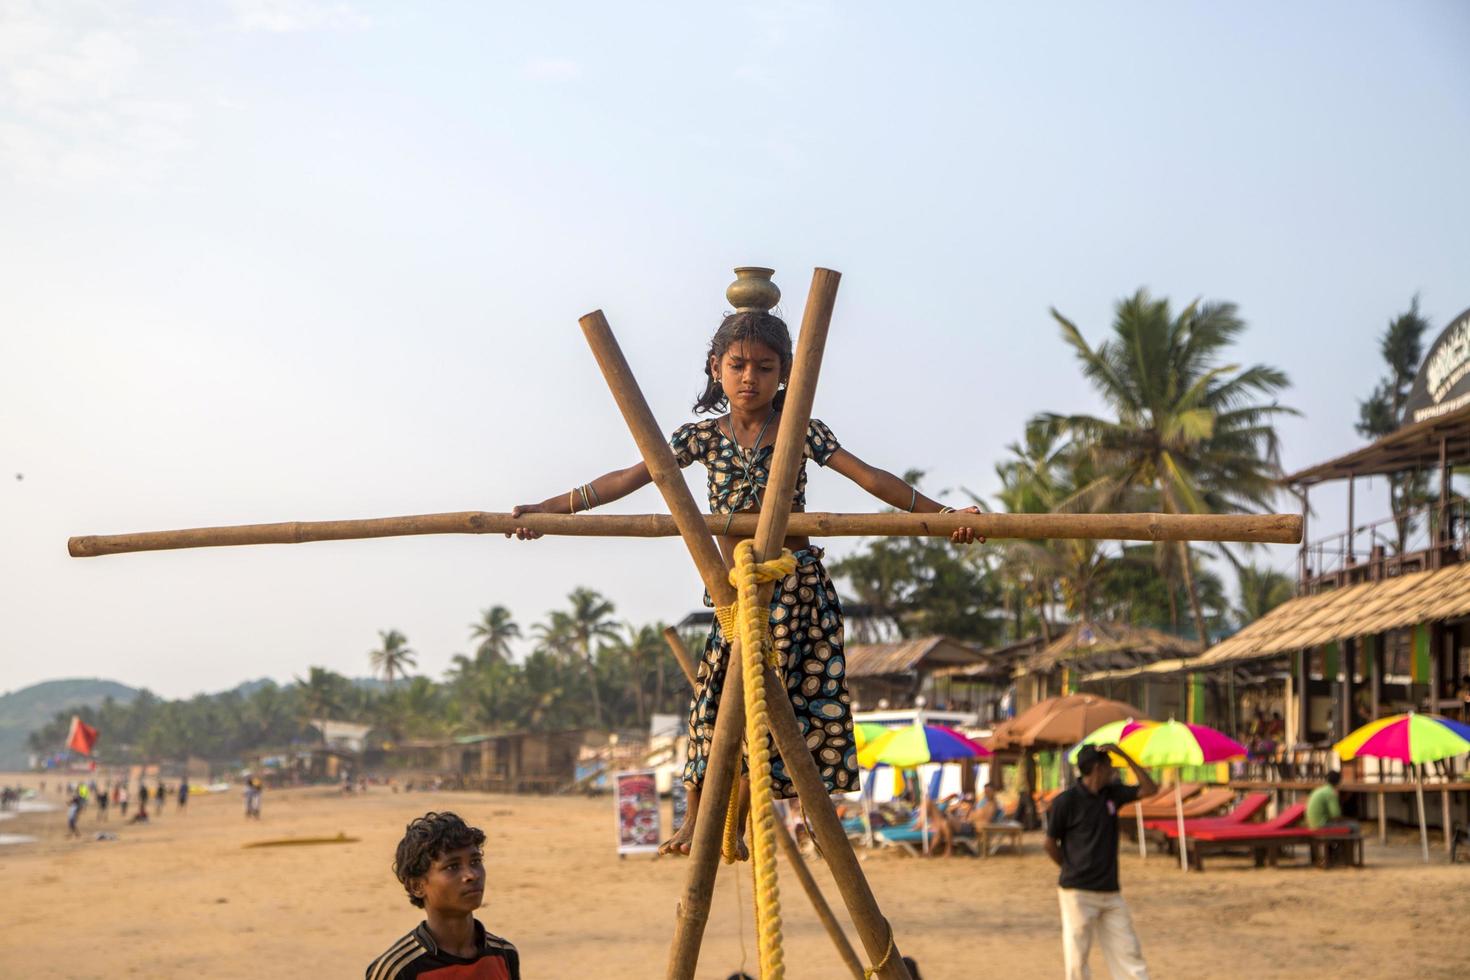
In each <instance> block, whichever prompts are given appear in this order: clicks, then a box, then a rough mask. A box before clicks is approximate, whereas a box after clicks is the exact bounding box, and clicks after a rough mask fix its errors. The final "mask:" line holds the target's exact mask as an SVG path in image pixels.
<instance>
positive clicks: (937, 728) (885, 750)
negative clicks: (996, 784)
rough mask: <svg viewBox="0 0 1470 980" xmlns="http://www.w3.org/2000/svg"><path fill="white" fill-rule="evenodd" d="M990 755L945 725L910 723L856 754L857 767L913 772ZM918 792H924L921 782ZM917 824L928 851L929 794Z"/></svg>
mask: <svg viewBox="0 0 1470 980" xmlns="http://www.w3.org/2000/svg"><path fill="white" fill-rule="evenodd" d="M991 754H992V753H991V751H990V750H989V749H987V748H986V747H985V746H983V745H981V744H980V743H979V742H976V741H974V740H973V739H970V738H967V737H965V736H964V735H961V734H960V733H959V732H957V731H955V730H954V729H953V728H948V727H946V726H944V725H920V724H917V723H915V724H913V725H908V726H905V727H904V728H891V729H889V730H888V731H887V732H885V733H884V734H882V735H880V736H878V737H877V738H875V739H873V740H872V741H870V742H867V744H866V745H864V747H863V748H862V749H860V750H859V751H858V765H860V766H862V767H863V768H864V769H871V768H873V767H874V766H892V767H893V768H894V769H913V768H915V767H917V766H922V765H924V764H925V763H928V762H958V761H959V760H961V759H980V758H985V757H988V756H990V755H991ZM920 788H921V790H922V789H923V786H922V783H921V787H920ZM919 806H920V810H919V821H920V825H921V826H922V828H923V840H924V851H925V852H926V853H927V852H928V850H929V794H928V793H927V792H924V793H923V794H922V796H921V798H920V800H919Z"/></svg>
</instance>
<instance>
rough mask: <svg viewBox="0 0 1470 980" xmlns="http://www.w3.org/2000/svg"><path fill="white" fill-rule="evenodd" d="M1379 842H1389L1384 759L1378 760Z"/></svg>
mask: <svg viewBox="0 0 1470 980" xmlns="http://www.w3.org/2000/svg"><path fill="white" fill-rule="evenodd" d="M1378 764H1379V769H1378V843H1380V844H1387V843H1388V811H1387V810H1386V809H1385V806H1386V805H1387V803H1388V794H1387V793H1385V792H1383V768H1382V766H1383V760H1382V759H1379V760H1378Z"/></svg>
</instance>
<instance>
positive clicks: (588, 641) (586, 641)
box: [567, 586, 618, 728]
mask: <svg viewBox="0 0 1470 980" xmlns="http://www.w3.org/2000/svg"><path fill="white" fill-rule="evenodd" d="M567 601H568V602H570V603H571V604H572V608H571V612H570V613H569V614H568V616H567V626H568V628H569V630H570V639H571V641H572V644H573V649H575V650H577V651H578V652H579V653H581V655H582V659H583V661H584V662H585V664H586V668H587V680H588V682H589V684H590V686H591V688H592V720H593V722H594V723H595V724H596V725H597V727H598V728H601V727H602V695H601V694H599V693H598V690H597V688H598V684H597V660H596V658H595V657H594V656H593V644H594V643H595V642H596V641H598V640H611V639H613V638H615V637H616V636H617V635H618V627H617V624H616V623H615V622H613V619H612V614H613V613H614V612H615V611H616V607H615V606H614V605H613V604H612V602H611V601H610V600H608V599H607V598H605V597H604V596H603V595H602V594H601V593H598V592H595V591H593V590H592V589H587V588H582V587H581V586H578V587H577V588H575V589H573V590H572V592H571V594H570V595H568V596H567Z"/></svg>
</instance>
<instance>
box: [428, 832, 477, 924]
mask: <svg viewBox="0 0 1470 980" xmlns="http://www.w3.org/2000/svg"><path fill="white" fill-rule="evenodd" d="M413 886H414V888H413V893H414V894H415V895H417V896H418V897H419V898H422V899H423V900H424V906H425V907H426V908H431V909H435V910H437V911H440V912H450V913H453V912H462V913H469V912H473V911H475V909H477V908H479V907H480V905H481V904H482V903H483V902H484V899H485V862H484V855H483V854H481V852H480V849H479V848H478V847H473V846H471V847H461V848H459V849H457V850H453V851H445V852H444V853H443V854H440V855H438V856H437V857H435V858H434V860H433V862H432V863H431V864H430V865H429V872H428V874H426V875H424V876H423V877H422V878H419V879H416V880H415V881H414V882H413Z"/></svg>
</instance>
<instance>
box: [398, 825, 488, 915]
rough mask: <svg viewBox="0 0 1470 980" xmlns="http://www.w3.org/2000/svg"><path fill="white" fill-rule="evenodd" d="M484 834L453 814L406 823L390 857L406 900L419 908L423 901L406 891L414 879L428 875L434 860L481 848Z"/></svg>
mask: <svg viewBox="0 0 1470 980" xmlns="http://www.w3.org/2000/svg"><path fill="white" fill-rule="evenodd" d="M484 846H485V832H484V831H483V830H481V829H480V828H479V827H471V826H469V825H468V824H466V823H465V822H464V821H463V820H461V819H460V818H459V815H458V814H454V813H448V812H445V813H433V812H430V813H426V814H424V815H423V816H422V817H418V818H416V819H415V820H413V821H412V822H411V823H409V825H408V827H407V828H405V830H404V833H403V840H401V841H399V842H398V853H397V854H395V855H394V857H393V874H395V875H396V876H397V877H398V880H399V882H400V883H402V885H403V890H404V891H406V892H408V900H409V901H410V902H412V903H413V904H414V905H417V906H418V907H419V908H423V907H424V900H423V899H422V898H419V897H418V896H417V895H415V894H414V893H413V892H412V891H409V884H410V883H411V882H412V881H413V879H415V878H422V877H423V876H424V875H426V874H428V873H429V866H430V865H431V864H433V863H434V859H435V858H436V857H439V856H441V855H443V854H447V853H448V852H450V851H457V850H459V849H460V848H461V847H484Z"/></svg>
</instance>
